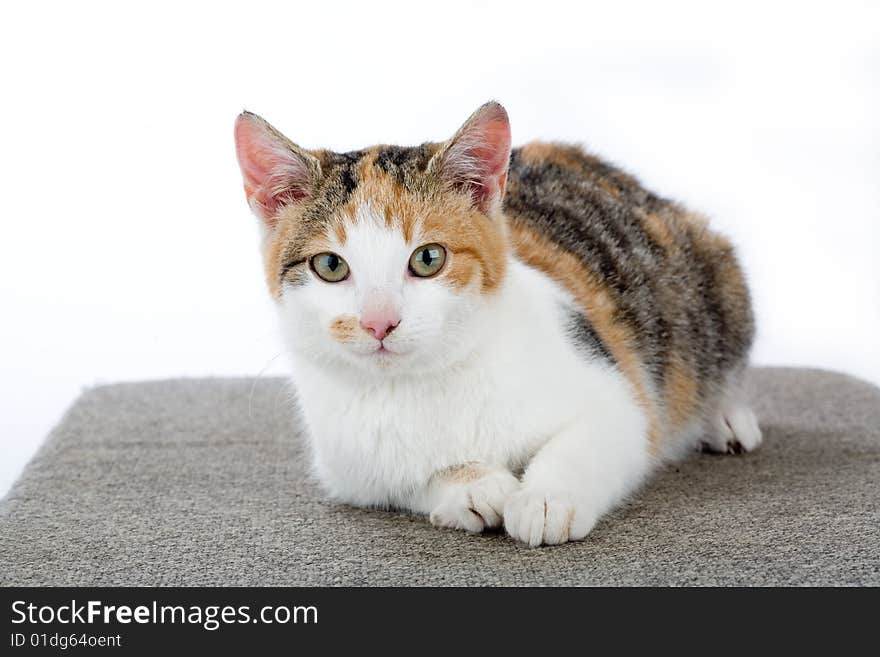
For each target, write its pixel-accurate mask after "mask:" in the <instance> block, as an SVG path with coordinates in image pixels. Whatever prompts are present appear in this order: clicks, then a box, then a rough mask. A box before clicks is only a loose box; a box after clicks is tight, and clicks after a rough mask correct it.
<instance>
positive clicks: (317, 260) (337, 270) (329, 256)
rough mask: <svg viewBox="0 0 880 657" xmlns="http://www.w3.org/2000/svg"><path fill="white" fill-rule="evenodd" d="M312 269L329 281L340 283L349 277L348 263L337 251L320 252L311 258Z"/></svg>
mask: <svg viewBox="0 0 880 657" xmlns="http://www.w3.org/2000/svg"><path fill="white" fill-rule="evenodd" d="M309 264H311V266H312V271H313V272H315V273H316V274H317V275H318V277H319V278H322V279H323V280H325V281H327V282H328V283H338V282H340V281H344V280H345V279H346V278H348V263H347V262H346V261H345V260H343V259H342V258H340V257H339V256H338V255H336V254H335V253H319V254H318V255H316V256H312V259H311V260H309Z"/></svg>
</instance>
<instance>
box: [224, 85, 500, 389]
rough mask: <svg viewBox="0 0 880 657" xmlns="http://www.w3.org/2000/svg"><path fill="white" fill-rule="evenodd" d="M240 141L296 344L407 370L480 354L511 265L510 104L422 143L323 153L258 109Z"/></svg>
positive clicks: (271, 272)
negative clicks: (506, 199)
mask: <svg viewBox="0 0 880 657" xmlns="http://www.w3.org/2000/svg"><path fill="white" fill-rule="evenodd" d="M235 143H236V149H237V153H238V161H239V164H240V166H241V172H242V176H243V177H244V189H245V194H246V195H247V200H248V203H249V205H250V207H251V209H252V210H253V212H254V213H255V214H256V216H257V217H258V218H259V219H260V224H261V230H262V234H263V254H264V259H265V268H266V275H267V280H268V284H269V289H270V291H271V293H272V295H273V296H274V297H275V298H276V299H277V300H278V303H279V304H280V309H281V316H282V323H283V330H284V332H285V334H286V336H285V337H286V338H287V340H288V342H289V343H290V345H291V346H292V348H293V349H294V350H295V351H296V352H298V353H299V354H302V355H304V356H305V357H307V358H311V359H314V360H317V361H320V362H323V363H325V364H327V365H335V364H342V365H343V366H346V365H351V366H354V367H356V368H359V369H363V370H366V371H368V372H370V371H383V372H395V373H397V372H408V371H412V372H425V371H430V370H435V369H440V368H442V367H444V366H445V365H448V364H451V363H455V362H458V361H459V360H461V359H463V358H466V357H467V356H468V354H469V353H470V352H471V351H472V350H473V349H474V348H475V345H476V344H477V342H478V341H479V340H480V339H481V337H484V327H485V326H486V321H485V319H486V316H487V314H489V313H491V308H492V301H493V298H494V296H495V293H496V292H497V291H498V289H499V287H500V286H501V283H502V281H503V280H504V276H505V266H506V262H507V249H508V246H507V240H506V232H505V225H504V218H503V215H502V212H501V201H502V197H503V194H504V188H505V184H506V182H507V168H508V163H509V160H510V126H509V123H508V120H507V113H506V112H505V111H504V108H503V107H501V105H499V104H497V103H487V104H486V105H483V106H482V107H481V108H480V109H478V110H477V111H476V112H475V113H474V114H473V115H472V116H471V117H470V118H469V119H468V120H467V121H466V122H465V124H464V125H463V126H462V127H461V128H460V129H459V130H458V132H457V133H456V134H455V135H454V136H453V137H452V139H450V140H449V141H446V142H442V143H426V144H422V145H421V146H416V147H411V148H403V147H396V146H376V147H372V148H367V149H364V150H360V151H355V152H350V153H333V152H329V151H309V150H305V149H303V148H300V147H299V146H297V145H296V144H294V143H293V142H291V141H290V140H288V139H287V138H286V137H284V136H283V135H282V134H281V133H280V132H278V131H277V130H275V129H274V128H273V127H272V126H270V125H269V124H268V123H266V122H265V121H264V120H263V119H261V118H260V117H258V116H256V115H254V114H250V113H247V112H245V113H243V114H241V115H240V116H239V117H238V120H237V121H236V125H235Z"/></svg>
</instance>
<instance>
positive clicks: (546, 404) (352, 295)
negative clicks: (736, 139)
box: [235, 102, 761, 546]
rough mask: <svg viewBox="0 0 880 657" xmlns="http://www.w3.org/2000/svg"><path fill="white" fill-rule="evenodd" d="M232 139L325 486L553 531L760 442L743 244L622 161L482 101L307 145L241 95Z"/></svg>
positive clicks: (366, 501)
mask: <svg viewBox="0 0 880 657" xmlns="http://www.w3.org/2000/svg"><path fill="white" fill-rule="evenodd" d="M235 141H236V149H237V154H238V161H239V164H240V166H241V172H242V175H243V177H244V189H245V193H246V196H247V200H248V203H249V205H250V207H251V209H252V210H253V212H254V213H255V214H256V216H257V217H258V218H259V219H260V222H259V223H260V227H261V231H262V250H263V256H264V260H265V270H266V277H267V281H268V286H269V290H270V292H271V294H272V296H273V297H274V298H275V300H276V302H277V306H278V310H279V312H280V319H281V324H282V327H283V333H284V336H285V340H286V343H287V347H288V349H289V352H290V355H291V358H292V365H293V368H292V372H293V382H294V384H295V387H296V391H297V400H298V404H299V406H300V410H301V412H302V417H303V418H304V421H305V425H306V428H307V431H308V434H309V437H310V443H311V448H312V449H311V451H312V464H313V471H314V474H315V475H316V477H317V479H318V480H319V481H320V482H321V484H322V485H323V487H324V488H325V490H326V492H327V494H328V495H329V496H330V497H331V498H333V499H335V500H339V501H343V502H347V503H350V504H355V505H360V506H368V507H381V508H400V509H408V510H411V511H414V512H417V513H422V514H427V515H428V516H429V518H430V521H431V522H432V523H433V524H434V525H436V526H438V527H449V528H455V529H463V530H466V531H469V532H480V531H483V530H484V529H486V528H490V527H498V526H501V525H502V524H503V526H504V527H505V529H506V531H507V532H508V534H510V536H512V537H513V538H515V539H518V540H520V541H523V542H525V543H528V544H529V545H532V546H537V545H541V544H557V543H563V542H565V541H573V540H580V539H583V538H584V537H585V536H586V535H587V534H588V533H589V531H590V530H591V529H592V528H593V526H594V525H595V524H596V522H597V520H598V519H599V518H600V517H601V516H602V515H603V514H604V513H606V512H607V511H609V510H610V509H612V508H613V507H615V506H616V505H618V504H619V503H620V502H621V501H622V500H624V499H625V498H626V496H627V495H628V494H630V493H631V492H633V491H634V490H635V489H636V488H637V487H638V486H639V485H640V484H642V483H643V482H644V481H645V480H646V478H647V477H648V476H649V474H650V473H651V471H652V470H654V469H655V468H656V467H657V465H658V464H660V463H663V462H664V461H665V460H667V459H672V458H676V457H679V456H681V455H682V454H683V453H684V452H686V451H687V450H688V449H692V448H694V447H697V446H701V445H702V446H703V447H704V448H708V449H710V450H714V451H718V452H742V451H749V450H751V449H754V448H755V447H757V446H758V444H759V443H760V441H761V432H760V429H759V428H758V425H757V423H756V421H755V417H754V415H753V413H752V412H751V411H750V410H749V407H748V406H747V405H746V403H745V401H744V398H743V394H742V388H741V379H742V374H743V369H744V367H745V365H746V362H747V358H748V352H749V348H750V345H751V342H752V336H753V317H752V310H751V304H750V300H749V292H748V289H747V287H746V283H745V280H744V277H743V273H742V271H741V269H740V267H739V265H738V264H737V260H736V257H735V255H734V251H733V248H732V247H731V245H730V243H729V242H728V241H727V240H725V239H724V238H723V237H721V236H719V235H718V234H716V233H714V232H712V231H711V230H710V229H709V228H708V227H707V225H706V221H705V220H704V219H702V218H701V217H699V216H697V215H695V214H693V213H692V212H689V211H688V210H686V209H684V208H683V207H681V206H680V205H677V204H676V203H673V202H671V201H669V200H667V199H664V198H661V197H659V196H656V195H655V194H653V193H651V192H649V191H647V190H645V189H644V188H643V187H641V186H640V184H639V183H638V181H636V180H635V179H634V178H632V177H631V176H629V175H627V174H625V173H623V172H622V171H620V170H619V169H617V168H615V167H613V166H611V165H609V164H607V163H605V162H603V161H601V160H600V159H598V158H596V157H594V156H592V155H590V154H588V153H587V152H585V151H584V150H582V149H581V148H579V147H575V146H568V145H561V144H551V143H531V144H528V145H526V146H523V147H521V148H517V149H513V150H511V147H510V127H509V123H508V117H507V113H506V112H505V110H504V108H502V107H501V105H499V104H497V103H494V102H490V103H487V104H486V105H484V106H482V107H481V108H479V109H478V110H477V111H476V112H475V113H474V114H473V115H472V116H471V117H470V118H469V119H468V120H467V121H466V122H465V124H464V125H463V126H462V127H461V128H460V129H459V130H458V132H457V133H456V134H455V135H454V136H453V137H452V138H451V139H450V140H448V141H445V142H440V143H425V144H422V145H421V146H415V147H411V148H407V147H398V146H375V147H372V148H366V149H364V150H360V151H354V152H349V153H334V152H330V151H326V150H305V149H303V148H301V147H299V146H297V145H296V144H294V143H292V142H291V141H289V140H288V139H287V138H286V137H284V136H283V135H282V134H281V133H280V132H278V131H277V130H275V129H274V128H273V127H272V126H270V125H269V124H268V123H266V122H265V121H264V120H263V119H261V118H260V117H258V116H256V115H254V114H251V113H248V112H245V113H243V114H241V115H240V116H239V117H238V120H237V122H236V125H235Z"/></svg>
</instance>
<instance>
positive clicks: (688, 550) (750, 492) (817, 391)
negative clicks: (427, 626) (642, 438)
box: [0, 369, 880, 586]
mask: <svg viewBox="0 0 880 657" xmlns="http://www.w3.org/2000/svg"><path fill="white" fill-rule="evenodd" d="M751 384H752V388H753V393H754V401H755V406H756V410H757V412H758V415H759V418H760V420H761V423H762V425H763V428H764V431H765V444H764V446H763V447H762V448H761V449H760V450H759V451H758V452H756V453H754V454H750V455H747V456H742V457H735V456H710V455H694V456H693V457H692V458H691V459H689V460H688V461H686V462H685V463H683V464H681V465H679V466H677V467H670V468H668V469H667V470H666V471H664V472H662V473H661V474H660V475H659V476H658V477H657V478H656V479H654V480H653V481H652V482H651V483H650V484H649V485H648V486H647V487H646V488H645V489H644V490H643V491H642V492H641V493H640V494H639V495H637V496H636V497H635V498H634V499H633V500H631V502H630V503H629V504H628V505H626V506H625V507H624V508H622V509H620V510H619V511H618V512H616V513H615V514H613V515H612V516H609V517H608V518H606V519H605V520H604V521H602V522H601V523H600V525H599V526H598V527H597V528H596V529H595V530H594V532H593V533H592V534H590V536H589V537H588V539H587V540H586V541H585V542H583V543H577V544H569V545H565V546H559V547H553V548H542V549H536V550H533V549H528V548H526V547H523V546H520V545H517V544H514V543H513V542H512V541H511V540H509V539H508V538H506V537H505V536H503V535H501V534H492V535H484V536H469V535H466V534H463V533H458V532H452V531H439V530H436V529H433V528H432V527H430V526H429V525H428V523H427V522H426V521H425V520H423V519H421V518H414V517H410V516H408V515H405V514H398V513H386V512H370V511H361V510H357V509H352V508H348V507H343V506H335V505H332V504H328V503H326V502H324V501H322V500H321V498H320V497H319V495H318V492H317V490H316V488H315V487H314V486H313V485H312V484H311V483H309V482H308V481H306V479H305V477H304V462H305V456H304V449H303V441H302V438H301V437H300V435H299V433H298V431H297V430H296V428H295V423H294V422H293V420H292V415H293V414H292V411H291V403H290V395H289V392H288V391H287V389H286V387H285V384H284V383H283V382H282V381H281V380H279V379H262V380H258V381H256V382H254V381H253V380H250V379H248V380H245V379H203V380H177V381H163V382H151V383H128V384H119V385H111V386H103V387H99V388H94V389H92V390H88V391H87V392H85V393H84V394H83V395H82V397H80V399H79V400H78V401H77V402H76V403H75V404H74V406H73V407H72V408H71V409H70V411H69V412H68V413H67V415H66V416H65V418H64V419H63V421H62V422H61V424H60V425H59V426H58V427H57V428H56V429H55V430H54V431H53V432H52V434H51V435H50V437H49V439H48V440H47V442H46V444H45V445H44V446H43V447H42V448H41V449H40V451H39V453H38V454H37V455H36V457H35V458H34V459H33V461H32V462H31V464H30V465H29V466H28V467H27V469H26V470H25V472H24V474H23V475H22V477H21V479H20V480H19V481H18V482H17V483H16V484H15V486H14V487H13V488H12V490H11V492H10V493H9V495H8V496H7V497H6V498H5V499H4V500H3V501H2V502H0V584H2V585H7V586H8V585H220V584H225V585H376V584H382V585H616V584H626V585H629V584H640V585H689V584H702V585H805V584H813V585H820V584H825V585H859V584H861V585H866V584H872V585H880V390H878V389H877V388H875V387H873V386H871V385H869V384H867V383H864V382H861V381H857V380H855V379H852V378H849V377H846V376H842V375H839V374H833V373H828V372H820V371H814V370H793V369H762V370H756V371H754V372H752V374H751Z"/></svg>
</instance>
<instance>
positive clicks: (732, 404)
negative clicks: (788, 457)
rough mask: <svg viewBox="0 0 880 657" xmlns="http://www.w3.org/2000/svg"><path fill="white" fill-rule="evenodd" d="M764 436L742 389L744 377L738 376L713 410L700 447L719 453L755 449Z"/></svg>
mask: <svg viewBox="0 0 880 657" xmlns="http://www.w3.org/2000/svg"><path fill="white" fill-rule="evenodd" d="M762 438H763V436H762V433H761V427H760V426H759V425H758V419H757V417H755V413H754V411H752V409H751V407H750V406H749V404H748V401H747V400H746V396H745V394H744V392H743V385H742V380H741V377H736V379H735V380H734V381H732V382H731V383H729V384H728V385H727V388H726V389H725V391H724V393H723V394H722V395H721V398H720V401H719V403H718V405H717V406H716V407H715V409H714V410H713V411H712V414H711V417H710V418H709V422H708V426H707V431H706V433H705V435H703V436H702V437H701V439H700V447H701V448H702V449H703V450H704V451H708V452H714V453H720V454H743V453H745V452H751V451H752V450H754V449H756V448H757V447H758V446H759V445H760V444H761V440H762Z"/></svg>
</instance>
